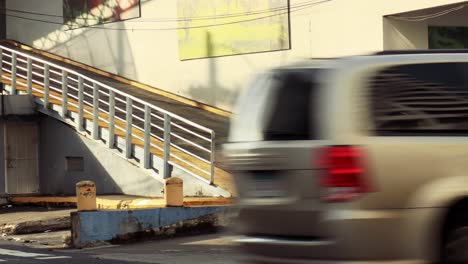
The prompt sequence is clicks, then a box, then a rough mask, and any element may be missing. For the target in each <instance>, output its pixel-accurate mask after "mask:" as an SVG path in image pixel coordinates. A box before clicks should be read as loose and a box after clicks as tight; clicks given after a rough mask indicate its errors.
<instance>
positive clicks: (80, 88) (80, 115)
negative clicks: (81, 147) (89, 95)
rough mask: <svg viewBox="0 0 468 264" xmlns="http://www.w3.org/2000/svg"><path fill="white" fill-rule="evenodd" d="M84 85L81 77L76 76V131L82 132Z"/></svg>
mask: <svg viewBox="0 0 468 264" xmlns="http://www.w3.org/2000/svg"><path fill="white" fill-rule="evenodd" d="M83 89H84V84H83V77H81V76H78V122H77V123H78V124H77V125H78V131H81V132H83V131H84V130H85V129H84V125H83V121H84V119H83V114H84V109H83V96H84V92H83Z"/></svg>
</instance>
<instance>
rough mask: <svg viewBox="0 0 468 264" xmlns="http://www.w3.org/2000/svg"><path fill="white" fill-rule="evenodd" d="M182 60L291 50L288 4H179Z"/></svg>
mask: <svg viewBox="0 0 468 264" xmlns="http://www.w3.org/2000/svg"><path fill="white" fill-rule="evenodd" d="M178 21H179V27H178V28H179V29H178V37H179V58H180V59H181V60H189V59H197V58H207V57H217V56H228V55H238V54H246V53H255V52H266V51H276V50H285V49H290V48H291V47H290V32H289V1H288V0H209V1H207V0H178Z"/></svg>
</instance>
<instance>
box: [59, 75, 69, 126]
mask: <svg viewBox="0 0 468 264" xmlns="http://www.w3.org/2000/svg"><path fill="white" fill-rule="evenodd" d="M67 100H68V73H67V72H66V71H64V70H62V112H61V114H60V115H61V116H62V118H65V117H66V116H67V112H68V102H67Z"/></svg>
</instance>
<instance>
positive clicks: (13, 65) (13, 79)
mask: <svg viewBox="0 0 468 264" xmlns="http://www.w3.org/2000/svg"><path fill="white" fill-rule="evenodd" d="M16 63H17V62H16V53H14V52H13V53H12V56H11V94H16Z"/></svg>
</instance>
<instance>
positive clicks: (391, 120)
mask: <svg viewBox="0 0 468 264" xmlns="http://www.w3.org/2000/svg"><path fill="white" fill-rule="evenodd" d="M224 150H225V156H226V157H227V160H228V162H229V163H230V166H231V168H232V170H233V174H234V178H235V180H236V183H237V187H238V193H239V206H240V208H241V211H240V216H239V231H240V232H241V233H242V234H243V236H242V238H241V239H239V242H240V244H241V245H242V247H243V248H244V249H245V250H247V251H248V252H249V253H251V258H252V260H254V261H256V262H260V263H315V262H317V263H319V262H320V263H323V262H327V263H328V262H341V263H344V262H348V261H349V262H356V261H358V262H363V263H367V262H369V263H371V262H379V263H382V262H388V263H393V262H394V263H427V262H439V261H442V262H444V263H468V54H467V53H464V52H462V51H424V52H417V51H415V52H401V53H400V52H394V53H382V54H378V55H372V56H360V57H352V58H345V59H337V60H329V61H325V62H321V63H319V64H317V63H315V62H313V61H311V62H306V63H304V64H301V65H295V66H291V67H284V68H278V69H273V70H270V71H268V72H266V73H263V74H260V76H259V77H258V79H257V80H256V81H255V82H254V83H253V85H252V86H251V87H250V88H249V89H247V91H246V92H245V94H244V95H243V96H242V97H241V99H240V101H239V105H238V111H237V116H236V117H235V118H234V119H233V120H232V127H231V131H230V138H229V143H227V144H226V145H225V146H224Z"/></svg>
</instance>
